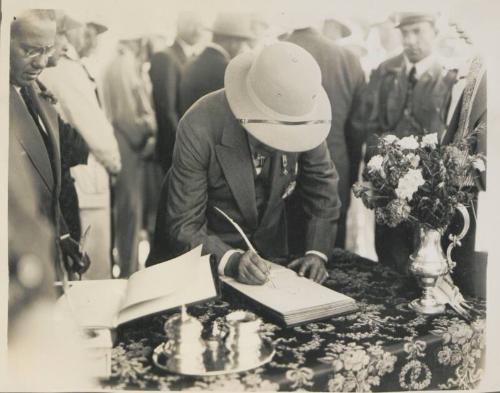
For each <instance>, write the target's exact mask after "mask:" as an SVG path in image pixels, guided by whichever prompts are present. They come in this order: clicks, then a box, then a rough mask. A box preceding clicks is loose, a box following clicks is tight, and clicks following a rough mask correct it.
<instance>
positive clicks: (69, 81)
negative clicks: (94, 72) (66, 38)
mask: <svg viewBox="0 0 500 393" xmlns="http://www.w3.org/2000/svg"><path fill="white" fill-rule="evenodd" d="M40 80H41V81H42V83H43V84H45V86H47V88H48V89H49V90H50V91H51V92H52V93H53V94H54V96H55V97H56V98H57V99H58V101H59V102H58V109H59V111H60V115H61V117H62V118H63V119H64V120H65V121H66V122H68V123H69V124H71V125H72V126H73V127H75V128H76V129H77V130H78V132H79V133H80V134H81V135H82V137H83V139H85V142H87V145H88V146H89V150H90V152H91V154H90V155H89V159H88V163H87V165H78V166H76V167H73V168H71V174H72V175H73V177H74V178H75V180H76V182H75V186H76V189H77V192H78V197H79V199H80V201H79V202H80V207H81V208H85V207H88V208H91V207H99V206H108V205H109V177H108V173H107V171H106V169H105V168H110V169H113V168H120V167H121V160H120V152H119V150H118V143H117V141H116V138H115V136H114V131H113V127H112V126H111V124H110V123H109V121H108V119H107V118H106V115H105V113H104V111H103V110H102V109H101V107H100V106H99V104H98V102H97V98H96V94H95V88H96V86H95V84H94V83H93V82H92V81H91V80H90V79H89V76H88V74H87V72H86V71H85V69H84V68H83V66H82V64H81V63H80V60H79V57H78V54H77V53H76V51H75V49H74V48H73V47H72V46H71V45H69V47H68V52H67V57H61V59H60V60H59V63H58V65H57V66H56V67H53V68H47V69H45V70H44V71H43V73H42V74H41V76H40Z"/></svg>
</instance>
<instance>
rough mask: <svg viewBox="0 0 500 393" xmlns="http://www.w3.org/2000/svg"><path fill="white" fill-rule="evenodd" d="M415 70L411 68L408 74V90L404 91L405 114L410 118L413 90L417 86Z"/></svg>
mask: <svg viewBox="0 0 500 393" xmlns="http://www.w3.org/2000/svg"><path fill="white" fill-rule="evenodd" d="M416 74H417V69H416V68H415V66H413V67H411V70H410V73H409V74H408V89H407V90H406V100H405V114H406V115H407V116H410V115H411V113H412V101H413V89H414V88H415V85H416V84H417V76H416Z"/></svg>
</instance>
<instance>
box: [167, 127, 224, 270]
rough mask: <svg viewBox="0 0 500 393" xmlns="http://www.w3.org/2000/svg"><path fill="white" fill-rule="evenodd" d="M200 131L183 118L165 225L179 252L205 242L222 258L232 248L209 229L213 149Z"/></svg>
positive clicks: (207, 250) (170, 177)
mask: <svg viewBox="0 0 500 393" xmlns="http://www.w3.org/2000/svg"><path fill="white" fill-rule="evenodd" d="M198 134H199V133H198ZM198 134H197V133H195V132H194V130H193V129H191V128H190V126H189V125H188V124H187V122H186V121H184V120H181V122H180V123H179V128H178V130H177V142H176V144H175V149H174V158H173V162H172V167H171V169H170V172H169V174H168V177H167V184H166V186H167V187H168V191H167V197H166V199H167V201H166V204H167V205H166V215H165V216H166V217H165V220H166V222H165V223H164V224H165V225H166V226H167V229H166V233H167V236H168V243H169V245H170V247H171V248H172V250H173V251H174V253H175V254H180V253H182V252H186V251H188V250H190V249H192V248H194V247H196V246H198V245H199V244H203V252H204V253H210V254H213V255H215V256H216V258H217V261H220V259H221V258H222V256H223V255H224V254H225V253H226V252H227V251H229V250H230V249H231V247H230V246H229V245H227V244H226V243H224V242H223V241H222V240H221V239H220V238H219V237H217V236H215V235H213V234H209V233H208V231H207V218H206V209H207V200H208V194H207V193H208V189H207V187H208V182H207V178H208V165H209V159H210V148H209V144H208V142H207V141H204V140H203V135H198ZM203 142H205V143H203Z"/></svg>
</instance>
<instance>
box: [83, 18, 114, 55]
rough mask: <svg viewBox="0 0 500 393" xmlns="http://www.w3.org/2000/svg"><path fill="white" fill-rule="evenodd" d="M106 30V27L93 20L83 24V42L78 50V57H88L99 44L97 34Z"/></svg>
mask: <svg viewBox="0 0 500 393" xmlns="http://www.w3.org/2000/svg"><path fill="white" fill-rule="evenodd" d="M106 31H108V27H107V26H105V25H103V24H101V23H98V22H94V21H90V22H87V23H86V24H85V33H84V42H83V45H82V47H81V49H80V51H79V53H80V57H82V58H83V57H89V56H91V55H92V54H93V53H94V52H95V51H96V50H97V46H98V45H99V35H101V34H103V33H105V32H106Z"/></svg>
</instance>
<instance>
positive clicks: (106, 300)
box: [58, 246, 217, 329]
mask: <svg viewBox="0 0 500 393" xmlns="http://www.w3.org/2000/svg"><path fill="white" fill-rule="evenodd" d="M201 248H202V246H199V247H197V248H195V249H193V250H191V251H189V252H187V253H185V254H183V255H181V256H179V257H177V258H174V259H171V260H169V261H166V262H163V263H159V264H157V265H154V266H151V267H148V268H146V269H143V270H140V271H138V272H136V273H134V274H132V275H131V276H130V278H129V279H128V280H83V281H71V282H70V284H69V290H68V296H66V295H62V296H61V297H60V298H59V300H58V306H60V310H61V311H63V312H69V313H72V314H73V317H74V318H76V320H77V321H76V322H77V323H78V324H79V325H80V326H81V327H84V328H89V329H100V328H114V327H117V326H119V325H121V324H122V323H125V322H128V321H132V320H134V319H137V318H140V317H143V316H146V315H149V314H154V313H157V312H160V311H164V310H168V309H172V308H175V307H178V306H181V305H183V304H185V305H189V304H192V303H198V302H200V301H204V300H209V299H212V298H215V297H216V296H217V290H216V286H215V281H214V278H213V276H212V270H211V267H210V256H209V255H206V256H201Z"/></svg>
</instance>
